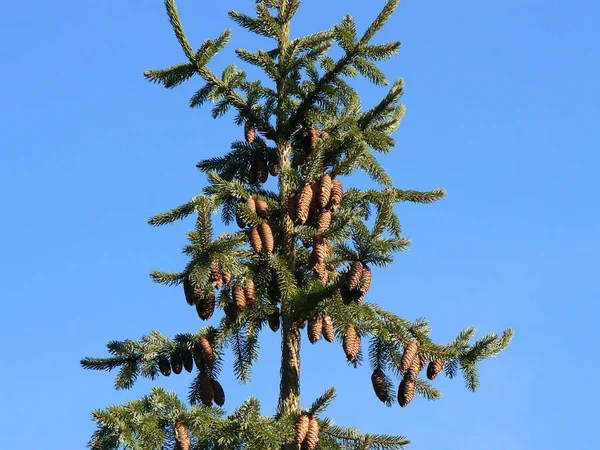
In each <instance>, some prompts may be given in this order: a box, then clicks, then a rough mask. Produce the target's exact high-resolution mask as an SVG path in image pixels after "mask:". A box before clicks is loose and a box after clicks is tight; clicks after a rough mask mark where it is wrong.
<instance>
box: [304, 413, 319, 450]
mask: <svg viewBox="0 0 600 450" xmlns="http://www.w3.org/2000/svg"><path fill="white" fill-rule="evenodd" d="M319 431H320V430H319V423H318V422H317V419H315V418H314V417H313V416H310V420H309V422H308V432H307V433H306V437H305V438H304V441H303V443H302V448H303V449H305V450H315V448H317V444H318V443H319Z"/></svg>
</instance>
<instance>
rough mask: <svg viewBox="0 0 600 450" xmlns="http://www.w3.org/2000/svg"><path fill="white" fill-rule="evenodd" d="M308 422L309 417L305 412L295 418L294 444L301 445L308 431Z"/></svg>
mask: <svg viewBox="0 0 600 450" xmlns="http://www.w3.org/2000/svg"><path fill="white" fill-rule="evenodd" d="M309 424H310V417H309V416H308V415H307V414H302V415H300V417H298V419H297V420H296V444H297V445H298V446H300V445H302V443H303V442H304V439H305V438H306V434H307V433H308V425H309Z"/></svg>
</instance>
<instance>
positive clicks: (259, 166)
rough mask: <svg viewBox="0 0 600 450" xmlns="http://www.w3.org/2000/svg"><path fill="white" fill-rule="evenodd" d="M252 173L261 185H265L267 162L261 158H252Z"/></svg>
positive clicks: (267, 171)
mask: <svg viewBox="0 0 600 450" xmlns="http://www.w3.org/2000/svg"><path fill="white" fill-rule="evenodd" d="M253 166H254V173H255V175H256V178H257V179H258V181H260V182H261V183H263V184H264V183H266V182H267V180H268V179H269V168H268V167H267V162H266V161H265V159H264V158H263V157H262V156H257V157H256V158H254V164H253Z"/></svg>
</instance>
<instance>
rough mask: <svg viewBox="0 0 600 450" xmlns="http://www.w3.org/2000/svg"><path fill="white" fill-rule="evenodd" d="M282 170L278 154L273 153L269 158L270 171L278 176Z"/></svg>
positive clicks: (274, 175)
mask: <svg viewBox="0 0 600 450" xmlns="http://www.w3.org/2000/svg"><path fill="white" fill-rule="evenodd" d="M280 171H281V167H280V166H279V162H278V161H277V156H275V155H272V156H271V157H270V158H269V173H270V174H271V176H273V177H276V176H277V175H279V172H280Z"/></svg>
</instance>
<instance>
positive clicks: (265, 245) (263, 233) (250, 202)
mask: <svg viewBox="0 0 600 450" xmlns="http://www.w3.org/2000/svg"><path fill="white" fill-rule="evenodd" d="M246 206H248V208H249V209H250V211H252V212H253V213H256V214H258V216H259V217H260V218H261V219H262V220H263V221H262V222H261V223H260V225H259V226H258V227H251V228H250V229H249V230H248V239H249V240H250V245H251V246H252V249H253V250H254V251H255V252H256V253H260V252H263V251H264V252H267V253H268V254H271V253H273V250H274V249H275V238H274V237H273V229H272V228H271V225H269V222H268V221H269V220H270V219H271V212H270V211H269V205H268V204H267V202H265V201H264V200H261V199H255V198H254V197H248V199H247V200H246ZM236 222H237V224H238V226H239V227H240V228H245V227H246V223H245V222H244V219H242V217H241V216H240V214H239V210H238V211H237V214H236Z"/></svg>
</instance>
